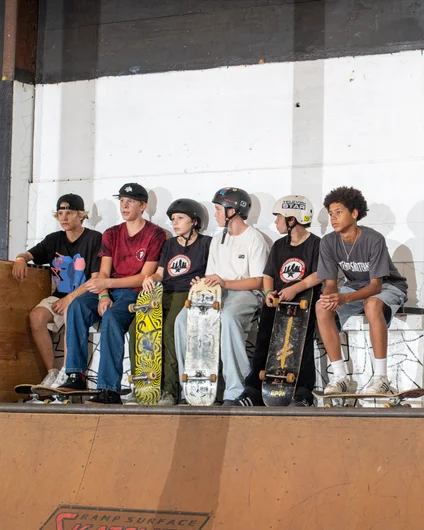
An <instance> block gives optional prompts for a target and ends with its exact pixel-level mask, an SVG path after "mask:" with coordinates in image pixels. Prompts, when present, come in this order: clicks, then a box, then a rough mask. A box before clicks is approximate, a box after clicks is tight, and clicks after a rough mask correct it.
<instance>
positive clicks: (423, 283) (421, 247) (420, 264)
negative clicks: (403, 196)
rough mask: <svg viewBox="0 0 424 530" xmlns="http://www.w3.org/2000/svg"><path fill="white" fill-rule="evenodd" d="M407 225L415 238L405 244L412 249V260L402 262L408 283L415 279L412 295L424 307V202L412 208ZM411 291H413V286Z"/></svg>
mask: <svg viewBox="0 0 424 530" xmlns="http://www.w3.org/2000/svg"><path fill="white" fill-rule="evenodd" d="M406 223H407V225H408V228H409V230H411V232H412V233H413V234H414V237H412V238H410V239H408V241H406V243H405V246H406V247H407V248H408V249H410V252H411V258H410V259H409V260H407V259H405V260H402V261H404V264H405V265H404V274H405V276H406V277H407V278H408V281H409V278H410V277H414V279H415V291H414V292H413V293H411V294H412V295H416V297H417V299H418V305H419V306H420V307H424V201H420V202H418V203H417V204H415V205H414V206H413V207H412V208H411V210H410V211H409V212H408V215H407V217H406ZM417 277H418V278H419V281H418V282H417V280H416V278H417ZM417 284H418V286H419V287H418V286H417ZM410 289H411V290H412V287H411V286H410ZM410 302H411V303H408V305H412V303H413V300H412V299H411V300H410Z"/></svg>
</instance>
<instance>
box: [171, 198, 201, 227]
mask: <svg viewBox="0 0 424 530" xmlns="http://www.w3.org/2000/svg"><path fill="white" fill-rule="evenodd" d="M173 213H184V214H186V215H188V216H189V217H190V219H192V220H193V221H197V225H196V230H201V229H202V228H204V227H205V225H206V215H205V210H204V208H203V206H202V205H201V204H200V203H199V202H197V201H193V200H192V199H177V200H176V201H174V202H172V203H171V204H170V206H169V208H168V210H167V211H166V215H167V216H168V217H169V218H170V219H171V217H172V214H173Z"/></svg>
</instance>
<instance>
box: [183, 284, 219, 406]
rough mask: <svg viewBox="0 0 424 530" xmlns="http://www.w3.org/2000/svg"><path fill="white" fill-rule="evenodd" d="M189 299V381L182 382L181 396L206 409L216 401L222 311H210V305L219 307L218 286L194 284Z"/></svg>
mask: <svg viewBox="0 0 424 530" xmlns="http://www.w3.org/2000/svg"><path fill="white" fill-rule="evenodd" d="M189 300H190V301H191V303H192V306H191V307H190V309H188V316H187V353H186V359H185V366H184V373H185V374H186V375H187V379H188V380H187V382H183V388H184V395H185V398H186V400H187V402H188V403H190V405H194V406H209V405H212V404H213V403H214V401H215V399H216V393H217V387H218V370H219V351H220V326H221V311H220V309H213V307H212V304H213V302H219V304H220V305H221V287H220V286H216V287H207V286H205V285H204V284H203V283H201V284H196V285H195V286H193V287H192V288H191V290H190V293H189ZM198 304H199V305H201V307H198V306H197V305H198ZM203 304H204V305H203ZM211 376H215V381H211Z"/></svg>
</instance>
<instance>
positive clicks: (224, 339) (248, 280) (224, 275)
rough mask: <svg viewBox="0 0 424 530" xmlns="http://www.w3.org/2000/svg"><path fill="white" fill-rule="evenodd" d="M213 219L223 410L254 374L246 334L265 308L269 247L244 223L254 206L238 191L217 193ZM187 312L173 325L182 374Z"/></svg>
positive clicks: (211, 265)
mask: <svg viewBox="0 0 424 530" xmlns="http://www.w3.org/2000/svg"><path fill="white" fill-rule="evenodd" d="M212 202H213V203H214V204H215V219H216V220H217V223H218V226H220V227H223V228H224V230H223V232H222V234H218V235H216V236H215V237H214V238H213V239H212V243H211V246H210V250H209V259H208V264H207V268H206V283H207V285H212V286H213V285H217V284H219V285H221V287H222V289H223V293H222V311H221V359H222V373H223V377H224V380H225V392H224V403H223V404H224V405H228V406H231V405H233V404H235V400H236V398H237V397H238V396H239V395H240V394H241V392H242V391H243V388H244V385H243V383H244V379H245V377H246V376H247V374H248V373H249V372H250V363H249V359H248V357H247V354H246V345H245V332H246V331H247V330H248V329H249V327H250V324H251V321H252V317H253V316H254V314H255V312H256V311H257V310H258V309H259V308H260V307H261V305H262V300H261V297H260V295H259V293H258V292H255V291H260V290H261V289H262V282H263V270H264V268H265V264H266V261H267V257H268V251H269V249H268V245H267V243H266V241H265V239H264V237H263V236H262V234H261V233H260V232H259V231H258V230H256V229H254V228H252V227H250V226H248V225H247V224H246V223H245V219H247V216H248V215H249V211H250V208H251V206H252V200H251V198H250V195H249V194H248V193H247V192H245V191H244V190H241V189H239V188H223V189H220V190H219V191H217V192H216V193H215V196H214V198H213V200H212ZM186 331H187V309H185V308H184V309H182V311H181V312H180V313H179V315H178V317H177V319H176V321H175V346H176V353H177V359H178V370H179V374H180V379H181V375H182V374H183V373H184V361H185V355H186Z"/></svg>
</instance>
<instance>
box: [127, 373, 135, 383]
mask: <svg viewBox="0 0 424 530" xmlns="http://www.w3.org/2000/svg"><path fill="white" fill-rule="evenodd" d="M133 377H134V376H133V375H132V374H130V375H129V376H128V383H133V382H134V381H133Z"/></svg>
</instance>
